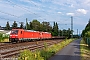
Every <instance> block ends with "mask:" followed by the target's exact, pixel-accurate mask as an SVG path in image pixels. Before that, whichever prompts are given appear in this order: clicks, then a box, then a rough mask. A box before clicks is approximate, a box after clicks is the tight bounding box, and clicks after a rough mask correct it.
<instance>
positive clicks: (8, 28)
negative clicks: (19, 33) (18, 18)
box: [5, 21, 10, 30]
mask: <svg viewBox="0 0 90 60" xmlns="http://www.w3.org/2000/svg"><path fill="white" fill-rule="evenodd" d="M5 29H6V30H10V25H9V22H8V21H7V24H6V28H5Z"/></svg>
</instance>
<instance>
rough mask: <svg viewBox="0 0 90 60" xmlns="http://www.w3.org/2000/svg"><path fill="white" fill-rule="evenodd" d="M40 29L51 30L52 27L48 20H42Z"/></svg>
mask: <svg viewBox="0 0 90 60" xmlns="http://www.w3.org/2000/svg"><path fill="white" fill-rule="evenodd" d="M42 30H43V31H46V32H51V31H52V27H51V26H50V23H49V22H44V21H43V22H42Z"/></svg>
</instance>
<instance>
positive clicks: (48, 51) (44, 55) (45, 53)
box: [18, 39, 74, 60]
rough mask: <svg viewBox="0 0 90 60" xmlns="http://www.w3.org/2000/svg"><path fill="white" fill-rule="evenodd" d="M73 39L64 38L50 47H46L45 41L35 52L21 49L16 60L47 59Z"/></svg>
mask: <svg viewBox="0 0 90 60" xmlns="http://www.w3.org/2000/svg"><path fill="white" fill-rule="evenodd" d="M73 40H74V39H65V40H64V41H62V42H60V43H58V44H54V45H52V46H50V47H48V46H47V43H46V42H45V44H44V46H45V48H43V49H42V50H36V51H35V52H31V51H29V50H24V51H22V52H21V53H20V56H19V57H18V60H48V59H49V58H50V57H51V56H52V55H54V54H55V53H56V52H58V51H59V50H61V49H62V48H63V47H65V46H66V45H68V44H69V43H70V42H72V41H73Z"/></svg>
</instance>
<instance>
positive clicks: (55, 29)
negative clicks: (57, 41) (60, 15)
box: [52, 22, 59, 36]
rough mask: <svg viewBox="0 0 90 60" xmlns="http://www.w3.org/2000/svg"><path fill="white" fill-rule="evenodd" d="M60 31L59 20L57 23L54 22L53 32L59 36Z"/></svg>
mask: <svg viewBox="0 0 90 60" xmlns="http://www.w3.org/2000/svg"><path fill="white" fill-rule="evenodd" d="M58 31H59V28H58V24H57V22H56V23H55V22H54V25H53V30H52V34H53V35H54V36H58Z"/></svg>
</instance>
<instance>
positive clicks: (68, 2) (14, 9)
mask: <svg viewBox="0 0 90 60" xmlns="http://www.w3.org/2000/svg"><path fill="white" fill-rule="evenodd" d="M71 16H72V17H73V30H74V33H75V34H76V33H77V29H78V31H79V32H80V33H81V32H82V30H83V29H84V28H85V26H86V24H87V23H88V21H89V18H90V17H89V16H90V0H0V26H5V25H6V23H7V21H9V23H10V26H12V24H13V22H14V21H16V22H17V23H18V26H19V25H20V22H24V24H25V21H26V18H27V19H28V22H30V21H32V20H33V19H37V20H38V21H40V22H43V21H46V22H50V24H51V25H53V22H57V23H58V25H59V29H68V28H71Z"/></svg>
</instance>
